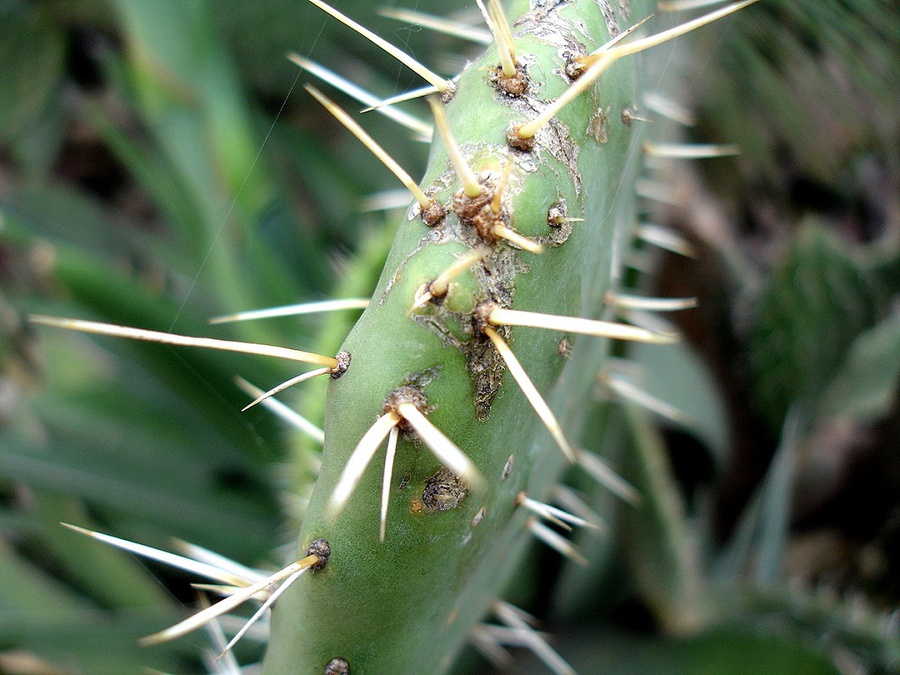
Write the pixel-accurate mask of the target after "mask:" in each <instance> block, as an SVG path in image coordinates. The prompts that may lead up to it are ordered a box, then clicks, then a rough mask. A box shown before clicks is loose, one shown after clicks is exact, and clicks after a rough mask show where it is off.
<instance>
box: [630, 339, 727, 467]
mask: <svg viewBox="0 0 900 675" xmlns="http://www.w3.org/2000/svg"><path fill="white" fill-rule="evenodd" d="M628 360H629V362H632V363H635V364H636V365H637V366H638V367H639V373H640V374H639V386H640V388H641V389H642V390H644V391H645V392H646V393H647V394H649V395H651V396H653V397H654V398H656V399H657V400H659V401H662V402H663V403H665V404H667V405H669V406H671V407H672V408H673V409H674V410H676V411H678V412H679V413H680V414H681V416H682V417H679V418H678V419H672V418H670V417H667V418H665V419H664V420H662V421H663V424H665V425H669V424H674V425H676V426H678V427H681V428H684V429H685V430H686V431H688V432H689V433H691V434H693V435H694V436H696V437H697V439H698V440H700V441H701V442H703V444H704V445H705V447H706V448H707V449H708V450H709V451H710V454H711V456H712V458H713V459H714V460H715V462H716V464H721V462H722V461H723V460H724V459H725V457H726V456H727V453H728V445H729V429H728V416H727V414H726V412H725V406H724V404H723V401H722V394H721V392H720V389H719V386H718V385H717V383H716V382H715V381H714V380H713V377H712V373H710V371H709V369H708V368H707V366H706V364H704V363H703V361H702V360H701V358H700V357H699V355H698V354H697V353H696V352H695V351H694V350H693V349H692V347H691V346H690V345H689V344H688V343H687V342H676V343H675V344H671V345H649V344H642V343H634V344H632V345H629V349H628Z"/></svg>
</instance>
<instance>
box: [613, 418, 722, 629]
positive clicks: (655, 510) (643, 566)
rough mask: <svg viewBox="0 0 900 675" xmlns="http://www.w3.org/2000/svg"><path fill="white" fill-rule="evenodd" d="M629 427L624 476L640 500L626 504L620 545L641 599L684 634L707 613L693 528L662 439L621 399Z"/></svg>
mask: <svg viewBox="0 0 900 675" xmlns="http://www.w3.org/2000/svg"><path fill="white" fill-rule="evenodd" d="M625 412H626V417H627V420H628V425H629V428H630V431H631V433H632V438H633V441H632V447H631V451H630V452H629V453H627V456H626V459H625V462H626V465H625V467H623V476H624V477H625V478H626V479H628V480H630V481H631V483H632V485H634V487H635V489H636V490H637V491H638V494H639V495H640V497H641V501H640V503H639V504H636V505H633V506H632V505H627V506H624V507H623V508H624V514H623V526H624V527H623V529H622V531H621V538H622V546H623V548H624V549H625V554H626V555H627V556H628V558H629V560H630V563H631V564H630V566H629V567H630V572H631V574H632V575H633V576H634V579H635V585H636V586H637V587H638V589H639V592H640V593H641V595H642V596H643V599H644V601H645V602H646V603H647V605H648V606H649V607H650V608H651V609H652V610H653V612H654V615H655V618H656V619H657V621H659V623H660V624H661V625H662V627H663V629H664V630H667V631H670V632H672V633H674V634H685V633H690V632H693V631H696V630H698V629H699V628H700V627H702V626H704V625H705V624H706V623H707V622H708V621H709V619H710V612H711V610H712V605H711V603H710V600H711V598H710V596H709V595H708V589H706V588H705V585H706V584H705V579H704V576H705V575H704V571H703V569H702V561H701V556H700V550H699V546H698V544H699V542H698V541H697V539H696V533H695V532H692V531H691V528H690V526H689V523H688V520H687V514H686V509H685V505H684V501H683V500H682V498H681V494H680V492H679V490H678V486H677V484H676V483H675V479H674V476H673V475H672V470H671V467H670V465H669V460H668V456H667V455H666V450H665V446H664V443H663V440H662V438H661V436H660V434H659V431H658V430H657V429H655V428H654V427H653V426H652V425H651V423H650V421H649V417H648V415H647V413H646V411H645V410H643V409H642V408H638V407H637V406H636V405H634V404H625Z"/></svg>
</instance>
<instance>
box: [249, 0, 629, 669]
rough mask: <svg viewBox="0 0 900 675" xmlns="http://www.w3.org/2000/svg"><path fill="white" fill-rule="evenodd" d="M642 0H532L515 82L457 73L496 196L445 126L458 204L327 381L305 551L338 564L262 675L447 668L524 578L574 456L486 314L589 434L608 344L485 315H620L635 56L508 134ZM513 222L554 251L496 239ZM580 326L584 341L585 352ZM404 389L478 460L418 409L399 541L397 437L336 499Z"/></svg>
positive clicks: (443, 202)
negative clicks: (544, 1) (463, 467)
mask: <svg viewBox="0 0 900 675" xmlns="http://www.w3.org/2000/svg"><path fill="white" fill-rule="evenodd" d="M630 11H631V14H627V13H625V12H624V11H623V8H618V9H613V6H612V3H609V2H594V1H592V0H590V1H589V0H584V1H581V2H571V3H563V4H559V5H554V6H553V7H545V6H543V5H541V4H537V5H534V7H533V8H531V9H529V7H528V4H527V3H523V2H517V3H514V4H513V5H512V6H511V7H510V8H509V9H508V12H509V17H510V24H511V25H512V27H513V30H512V34H513V38H514V41H515V47H516V62H517V79H515V81H512V80H511V79H510V78H505V77H504V75H503V73H502V70H501V65H500V63H501V61H500V57H499V55H498V51H497V48H496V47H495V48H493V49H489V50H488V52H487V53H486V54H485V55H484V56H483V57H481V58H480V59H478V60H477V61H475V62H473V63H472V64H470V65H469V66H468V67H467V68H466V69H465V71H464V72H463V73H462V74H461V76H460V77H459V78H458V82H457V84H458V90H457V91H456V92H455V95H454V96H453V97H452V99H451V100H449V101H448V102H447V103H446V111H447V118H448V120H449V128H450V130H451V132H452V134H453V135H454V136H455V138H456V140H457V142H458V144H459V146H460V149H461V152H462V156H463V158H464V160H465V162H466V163H467V164H468V166H469V167H471V169H472V170H473V171H474V175H475V176H476V177H477V181H478V184H479V185H480V193H479V194H477V195H476V196H475V197H471V196H469V195H467V193H466V192H467V191H466V188H465V186H464V185H462V184H461V182H460V179H459V177H458V175H457V171H456V170H455V169H454V165H453V163H452V161H451V159H450V155H449V153H448V149H447V146H446V143H443V142H441V141H440V140H436V141H435V143H434V145H433V147H432V152H431V158H430V162H429V167H428V170H427V172H426V175H425V177H424V179H423V180H422V183H421V186H422V189H423V190H424V191H425V193H426V194H427V195H429V196H430V197H431V198H432V199H433V200H434V202H436V203H437V204H439V205H440V206H441V207H442V211H443V217H442V218H441V219H439V221H437V222H435V221H431V222H424V221H425V220H428V218H427V215H426V217H424V218H423V213H422V212H421V209H420V207H418V206H416V205H414V206H413V207H411V208H410V210H409V212H408V214H407V216H406V218H404V220H403V222H402V223H401V225H400V229H399V232H398V234H397V237H396V239H395V241H394V245H393V248H392V249H391V252H390V255H389V257H388V262H387V265H386V266H385V269H384V272H383V274H382V277H381V280H380V282H379V284H378V287H377V289H376V291H375V293H374V295H373V297H372V301H371V303H370V305H369V308H368V309H367V310H366V312H365V314H364V315H363V316H362V318H361V319H360V321H359V323H357V324H356V326H355V328H354V329H353V331H352V332H351V333H350V335H349V337H348V338H347V340H346V342H345V343H344V345H343V346H342V348H341V349H342V351H344V352H347V353H348V354H350V356H351V361H350V365H349V368H348V369H347V370H346V372H344V373H343V374H342V375H341V376H340V377H336V378H332V381H331V382H330V384H329V390H328V399H327V417H326V427H325V431H326V441H325V448H324V452H323V463H322V471H321V475H320V476H319V480H318V483H317V484H316V488H315V492H314V494H313V496H312V499H311V502H310V504H309V507H308V509H307V511H306V516H305V519H304V521H303V525H302V529H301V533H300V541H299V547H300V549H301V553H302V552H305V551H306V548H307V547H308V546H309V543H310V542H311V541H313V540H315V539H318V538H324V539H326V540H327V541H328V542H329V543H330V545H331V557H330V559H329V562H328V564H327V566H326V567H325V568H324V569H322V570H321V571H319V572H316V573H315V574H312V575H309V576H307V577H305V578H303V579H301V580H300V581H298V582H297V583H296V584H294V585H293V586H292V588H291V589H290V590H289V591H288V592H287V593H285V594H284V595H283V596H282V597H281V599H280V600H279V602H278V604H277V606H276V607H275V609H274V611H273V620H272V621H273V626H272V637H271V641H270V644H269V649H268V653H267V657H266V661H265V669H264V671H265V672H267V673H286V672H298V673H322V672H328V671H327V670H326V668H327V665H328V664H329V663H330V662H331V661H332V659H335V658H341V659H345V660H346V661H347V662H348V663H349V665H350V669H351V672H353V673H386V672H395V673H424V672H435V673H436V672H442V671H445V670H447V669H448V668H449V667H450V666H451V665H452V663H453V662H454V658H455V656H456V654H457V653H458V652H459V650H460V648H461V646H462V645H463V644H464V643H465V642H466V640H467V639H468V637H469V634H470V632H471V631H472V629H473V627H474V626H476V625H477V624H478V623H479V622H480V621H481V620H483V619H484V617H485V616H486V615H487V614H489V613H490V611H491V607H492V603H494V602H495V601H496V600H497V599H498V598H500V597H501V594H502V593H503V591H504V589H505V587H506V585H507V584H508V582H509V580H510V578H511V577H512V575H513V573H514V572H515V571H516V569H517V564H516V563H517V561H518V560H519V559H520V558H521V556H522V555H523V553H524V551H525V550H526V549H527V547H528V545H529V544H530V541H531V535H530V533H529V522H530V520H531V519H533V518H534V517H535V516H534V515H533V514H532V513H531V512H530V511H528V510H527V509H525V508H522V507H521V506H520V504H521V502H522V500H523V497H522V495H527V496H529V497H531V498H533V499H536V500H541V501H548V500H550V499H551V498H552V491H553V489H554V488H555V486H556V485H557V484H558V481H559V480H560V476H561V474H562V472H563V471H564V470H565V469H566V467H567V466H568V464H569V462H568V461H567V459H566V456H565V454H564V453H563V452H562V451H561V449H560V448H559V447H557V446H558V443H556V442H555V441H554V439H553V438H552V437H551V433H548V430H547V428H545V426H544V424H543V423H542V421H541V419H540V417H539V416H538V414H536V412H535V410H533V409H532V406H531V405H530V404H529V401H528V400H527V398H526V396H525V394H524V393H523V390H522V389H521V388H520V386H518V384H517V382H516V380H515V378H514V377H513V375H512V374H511V373H510V371H509V369H508V368H507V367H506V365H505V363H504V360H503V359H502V358H501V356H500V355H499V354H498V351H497V349H496V348H495V346H494V344H493V343H492V341H491V339H489V337H488V336H487V335H485V331H484V327H485V326H487V330H488V331H490V330H494V329H495V330H496V334H498V335H499V336H500V338H501V339H503V340H505V341H506V342H508V343H509V346H510V348H511V349H512V351H513V352H514V353H515V355H516V357H517V359H518V361H519V362H520V363H521V365H522V367H523V368H524V369H525V370H526V371H527V373H528V375H529V376H530V378H531V381H532V382H533V383H534V386H535V387H536V388H537V390H538V391H539V392H541V393H542V394H543V395H544V396H546V397H547V399H548V400H549V401H550V405H551V407H552V408H553V410H554V411H555V413H556V416H557V418H558V420H559V422H560V425H561V429H562V430H563V433H564V434H566V435H567V436H568V437H569V438H572V439H577V438H578V435H579V432H578V427H579V417H580V416H581V415H580V413H581V411H582V410H583V408H584V401H585V400H586V399H587V398H589V396H590V391H591V389H592V387H593V386H594V382H595V378H596V375H597V373H598V372H599V370H600V367H601V365H602V363H603V360H604V358H605V356H606V354H607V352H608V346H609V345H608V340H604V339H600V338H596V337H587V336H579V337H577V338H576V337H575V335H574V333H572V332H568V331H567V330H566V329H564V330H561V331H555V330H547V329H542V328H533V327H523V326H516V327H507V326H503V325H497V326H494V327H492V326H491V324H490V321H489V319H488V318H487V317H488V315H489V313H490V311H491V308H493V307H499V308H510V309H515V310H519V311H526V312H539V313H547V314H555V315H565V316H573V317H586V318H592V319H599V318H602V315H603V314H604V312H605V311H606V310H604V303H603V298H604V294H605V293H606V292H607V291H608V290H610V289H614V288H616V285H617V284H618V280H619V278H620V276H621V271H620V269H619V268H618V265H619V264H620V262H619V261H620V260H621V257H622V255H621V254H622V250H621V249H622V247H623V246H624V245H625V244H626V243H627V242H628V241H629V239H630V237H631V228H632V226H633V223H634V216H633V214H634V206H633V199H634V191H633V184H634V180H635V178H636V175H637V171H638V169H639V165H640V162H639V161H638V159H639V156H640V146H639V143H640V130H641V125H640V124H637V123H632V121H631V120H630V119H629V117H628V114H629V113H628V111H629V110H634V109H635V108H636V107H637V101H636V75H635V59H624V60H621V61H617V62H616V63H614V64H613V65H612V67H611V68H610V69H609V70H608V71H607V72H606V73H604V74H603V76H602V78H601V79H600V81H599V82H598V83H596V84H594V85H593V86H592V87H590V88H589V89H588V91H587V92H585V93H584V94H582V95H580V96H579V97H578V98H577V99H576V100H575V101H573V102H572V103H571V104H569V105H568V106H566V107H565V108H564V109H563V110H562V111H561V112H560V113H559V114H558V115H556V116H555V117H554V118H553V119H552V121H551V122H550V123H548V124H547V125H545V126H544V127H542V128H541V129H540V130H539V132H538V133H537V134H536V136H535V139H534V141H535V142H534V147H533V148H532V149H517V148H511V147H510V145H509V144H508V142H507V135H508V134H509V133H512V134H513V135H514V132H510V129H511V128H513V127H514V126H515V125H519V124H522V123H524V122H526V121H528V120H530V119H533V118H535V117H536V116H537V115H538V114H539V113H540V112H541V111H543V110H544V109H545V108H546V107H547V105H548V104H549V103H550V102H552V101H554V100H556V99H557V98H559V97H560V96H561V95H562V94H563V92H564V91H565V90H566V89H567V88H568V87H569V86H570V85H571V79H570V77H569V75H567V65H568V66H569V68H571V67H572V65H573V64H574V63H575V58H576V57H577V56H579V55H582V56H583V55H586V54H588V53H590V52H593V51H594V50H596V49H598V48H599V47H601V46H602V45H603V44H604V43H606V42H607V41H608V40H610V39H611V38H613V37H615V36H616V35H617V34H618V33H619V31H620V30H624V29H625V28H628V27H629V25H630V23H632V22H633V18H634V17H642V16H645V15H646V14H645V11H646V9H645V8H644V7H642V6H640V7H639V6H637V5H635V6H633V7H631V10H630ZM567 59H568V62H567ZM568 72H571V71H568ZM513 87H523V88H524V91H519V90H518V89H513ZM442 105H443V104H442ZM436 137H437V134H436ZM475 191H476V190H473V192H475ZM494 221H496V222H499V223H501V224H502V225H504V226H505V227H508V228H511V229H512V230H514V231H515V232H517V233H519V234H520V235H522V236H524V237H528V238H529V239H530V240H531V241H533V242H538V243H540V244H541V245H542V247H543V252H541V253H539V254H537V253H535V252H531V251H527V250H523V249H522V248H521V247H519V246H517V245H516V244H515V243H511V242H509V241H507V240H506V239H504V238H502V237H498V236H495V235H493V234H492V232H491V230H490V227H491V226H493V223H494ZM473 250H474V251H481V252H482V254H481V257H479V258H478V259H477V261H476V262H475V263H474V264H472V265H471V267H469V269H467V270H466V271H464V272H462V273H461V274H460V275H458V276H457V277H455V278H454V280H453V281H452V282H450V284H449V288H448V290H447V291H446V294H445V295H443V296H442V297H436V298H433V299H432V301H431V302H429V303H428V304H425V305H424V306H421V307H417V308H416V309H413V305H414V300H415V298H416V297H417V293H421V289H422V288H423V287H424V288H426V289H427V288H428V284H429V283H430V282H432V281H433V280H434V279H435V278H436V277H437V276H438V275H439V274H440V273H441V272H442V271H443V270H445V269H446V268H448V267H449V266H450V265H452V264H453V263H454V262H455V260H458V259H460V258H462V257H464V256H466V255H468V253H469V252H470V251H473ZM476 255H477V254H476ZM497 323H499V322H497ZM563 340H566V341H568V343H569V344H574V349H573V350H572V352H571V355H569V354H568V351H567V349H563V348H561V342H562V341H563ZM403 400H407V401H412V402H413V404H414V405H415V406H416V408H418V409H419V410H420V411H421V412H423V413H424V414H425V415H426V416H427V418H428V420H429V421H430V422H432V423H433V424H434V425H435V426H436V427H437V428H438V429H439V430H440V432H442V433H443V434H444V435H445V436H446V437H447V438H449V439H450V440H451V441H452V442H453V443H454V444H455V445H456V446H457V447H458V448H459V449H461V450H462V452H463V453H464V454H465V455H466V456H467V457H468V459H469V460H470V461H471V462H472V464H473V465H474V467H476V468H477V473H474V472H473V473H472V474H471V475H468V476H465V477H462V476H458V475H456V474H454V473H453V471H450V470H449V469H447V468H446V467H445V466H444V465H443V464H442V461H440V460H439V459H436V458H435V456H434V455H433V454H432V453H431V452H429V448H428V445H429V441H428V440H427V439H423V438H422V437H421V435H420V434H418V433H416V431H415V430H414V429H413V428H412V427H411V426H409V425H408V424H407V423H406V421H405V420H402V419H401V421H400V428H401V434H400V440H399V443H398V446H397V449H396V460H395V463H394V466H393V477H392V478H391V479H390V494H389V509H388V516H387V527H386V536H385V539H384V541H383V542H381V541H379V517H378V510H379V504H380V501H381V495H382V471H381V466H382V465H383V462H384V454H385V453H384V451H379V452H378V453H377V454H376V455H375V458H374V459H373V461H372V462H371V464H370V465H369V466H368V468H367V469H366V471H365V473H364V475H363V476H362V478H361V480H360V482H359V484H358V485H357V486H356V488H355V490H354V491H353V493H352V495H351V496H350V497H349V498H348V499H347V500H346V504H345V505H342V506H343V508H340V509H335V508H334V505H333V503H332V502H331V500H332V495H333V493H334V491H335V488H336V486H337V485H338V483H339V481H340V480H341V477H342V475H343V473H344V471H345V468H346V467H347V465H348V462H350V461H351V456H352V455H353V454H354V451H355V449H356V448H357V445H358V444H359V443H360V439H362V438H363V437H364V436H365V435H366V433H367V431H368V430H369V428H370V427H372V425H373V422H374V421H375V420H376V419H378V418H379V417H380V416H382V415H391V414H396V406H397V404H398V402H399V401H403ZM399 417H402V416H399ZM383 435H387V434H386V433H385V434H383ZM576 452H578V451H576ZM573 459H574V458H573Z"/></svg>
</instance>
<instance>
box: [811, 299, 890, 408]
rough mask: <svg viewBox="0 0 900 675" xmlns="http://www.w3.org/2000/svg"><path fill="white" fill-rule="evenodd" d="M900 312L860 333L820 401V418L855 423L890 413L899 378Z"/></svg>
mask: <svg viewBox="0 0 900 675" xmlns="http://www.w3.org/2000/svg"><path fill="white" fill-rule="evenodd" d="M898 355H900V311H895V312H894V313H893V314H892V315H891V316H889V317H888V318H886V319H885V320H884V321H881V322H880V323H878V324H876V325H875V326H874V327H873V328H870V329H869V330H867V331H865V332H863V333H861V334H860V335H859V336H858V337H857V338H856V339H855V340H854V341H853V344H852V345H851V347H850V352H849V354H848V356H847V359H846V360H845V362H844V364H843V366H842V367H841V369H840V370H839V371H838V372H837V374H836V376H835V378H834V380H833V381H832V382H831V384H830V386H829V387H828V390H827V391H826V392H825V394H824V396H823V400H822V407H821V411H820V414H821V415H822V416H823V417H840V418H845V419H846V418H849V419H853V420H857V421H869V420H873V419H877V418H878V417H881V416H883V415H885V414H887V413H888V412H889V410H890V409H891V406H892V405H893V403H894V401H895V400H896V397H897V391H898V379H900V358H898Z"/></svg>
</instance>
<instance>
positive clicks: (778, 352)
mask: <svg viewBox="0 0 900 675" xmlns="http://www.w3.org/2000/svg"><path fill="white" fill-rule="evenodd" d="M875 320H876V307H875V297H874V292H873V289H872V286H871V284H870V282H869V280H868V279H867V278H866V277H865V276H864V275H863V273H862V272H861V270H860V269H859V267H858V266H857V265H856V264H854V262H853V260H852V258H851V257H850V254H849V252H848V251H847V249H846V246H844V245H842V244H841V243H840V242H839V241H838V240H837V239H836V238H834V237H833V236H831V235H829V234H828V233H827V232H826V231H825V230H824V229H823V228H822V227H820V226H818V225H816V224H812V223H807V224H806V225H805V226H804V227H803V228H802V229H801V230H800V231H799V232H798V233H797V236H796V238H795V239H794V240H793V242H792V243H791V245H790V248H789V250H788V251H787V253H786V255H785V256H784V259H783V260H782V261H781V263H780V264H779V265H778V266H777V267H776V269H774V270H773V272H772V274H771V276H770V277H769V279H768V284H767V286H766V287H765V288H763V290H762V291H761V293H760V295H759V297H758V298H757V300H756V307H755V314H754V317H753V321H754V323H753V326H752V328H751V332H750V336H749V357H750V367H751V369H752V379H753V385H754V398H755V400H756V401H757V403H758V405H759V406H760V408H761V409H762V411H763V412H764V414H765V415H766V417H767V418H768V420H769V422H770V424H772V425H773V426H774V427H778V426H780V424H781V420H782V419H784V416H785V415H786V414H787V410H788V408H789V407H791V405H793V404H795V403H802V404H804V405H808V406H813V405H815V403H816V401H818V399H819V397H820V396H821V395H822V393H823V391H824V390H825V388H826V387H827V385H828V383H829V382H830V380H831V378H832V377H834V374H835V373H836V371H837V369H838V368H839V367H840V365H841V362H842V361H843V359H844V357H845V355H846V354H847V351H848V350H849V349H850V346H851V344H852V343H853V341H854V340H855V339H856V336H857V335H859V334H860V333H861V332H862V331H864V330H866V329H867V328H869V327H870V326H872V325H873V324H874V323H875Z"/></svg>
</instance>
